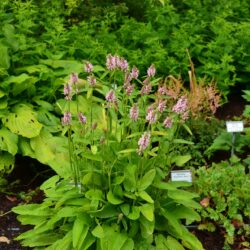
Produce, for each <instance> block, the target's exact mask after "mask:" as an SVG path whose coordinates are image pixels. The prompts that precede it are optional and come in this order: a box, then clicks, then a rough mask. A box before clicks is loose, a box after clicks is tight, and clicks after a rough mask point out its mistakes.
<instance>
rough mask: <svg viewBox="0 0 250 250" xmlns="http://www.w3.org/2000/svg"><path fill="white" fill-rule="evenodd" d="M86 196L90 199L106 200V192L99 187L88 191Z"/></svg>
mask: <svg viewBox="0 0 250 250" xmlns="http://www.w3.org/2000/svg"><path fill="white" fill-rule="evenodd" d="M85 196H86V198H88V199H90V200H104V194H103V192H102V190H99V189H90V190H88V191H87V192H86V194H85Z"/></svg>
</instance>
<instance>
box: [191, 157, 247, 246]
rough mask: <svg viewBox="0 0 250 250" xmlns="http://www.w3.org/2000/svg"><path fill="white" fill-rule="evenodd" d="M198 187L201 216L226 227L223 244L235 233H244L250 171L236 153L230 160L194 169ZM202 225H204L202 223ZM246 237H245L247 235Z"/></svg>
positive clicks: (245, 230) (228, 241)
mask: <svg viewBox="0 0 250 250" xmlns="http://www.w3.org/2000/svg"><path fill="white" fill-rule="evenodd" d="M197 174H198V179H197V182H196V184H197V188H198V192H199V193H200V195H201V197H202V198H205V199H206V202H205V199H203V206H204V210H202V211H201V217H202V219H203V220H208V221H211V220H212V221H214V222H216V223H217V224H221V225H223V227H224V228H225V230H226V237H225V239H226V240H225V245H227V244H233V242H234V235H235V233H239V234H240V235H245V236H247V234H248V233H247V225H245V224H247V223H248V221H247V218H249V215H250V207H249V199H250V196H249V191H248V187H249V184H250V175H249V173H247V170H246V167H245V166H244V165H243V164H242V163H241V162H240V159H238V158H237V157H235V156H234V157H232V158H231V159H230V162H226V161H225V162H221V163H218V164H213V166H212V167H210V168H208V169H206V168H204V167H203V168H200V169H198V170H197ZM201 227H203V225H201ZM246 241H247V238H246Z"/></svg>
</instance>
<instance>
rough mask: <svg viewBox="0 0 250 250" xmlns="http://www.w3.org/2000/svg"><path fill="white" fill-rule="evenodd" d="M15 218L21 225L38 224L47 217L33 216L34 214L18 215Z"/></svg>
mask: <svg viewBox="0 0 250 250" xmlns="http://www.w3.org/2000/svg"><path fill="white" fill-rule="evenodd" d="M17 219H18V220H19V221H20V222H21V223H22V225H34V226H36V225H40V224H42V223H43V222H46V221H47V220H48V219H47V217H46V216H34V215H18V216H17Z"/></svg>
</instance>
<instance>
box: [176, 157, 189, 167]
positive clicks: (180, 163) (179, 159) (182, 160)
mask: <svg viewBox="0 0 250 250" xmlns="http://www.w3.org/2000/svg"><path fill="white" fill-rule="evenodd" d="M191 158H192V157H191V155H176V156H174V157H173V158H172V159H171V163H175V164H176V165H177V166H178V167H182V166H183V165H184V164H185V163H187V162H188V161H189V160H190V159H191Z"/></svg>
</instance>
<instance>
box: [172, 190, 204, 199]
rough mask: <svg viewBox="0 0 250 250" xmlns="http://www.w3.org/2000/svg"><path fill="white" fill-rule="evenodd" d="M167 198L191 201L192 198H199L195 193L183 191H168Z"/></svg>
mask: <svg viewBox="0 0 250 250" xmlns="http://www.w3.org/2000/svg"><path fill="white" fill-rule="evenodd" d="M168 196H169V197H170V198H172V199H174V200H192V199H194V198H197V197H199V195H198V194H196V193H191V192H188V191H185V190H179V189H178V190H175V191H173V190H169V191H168Z"/></svg>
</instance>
